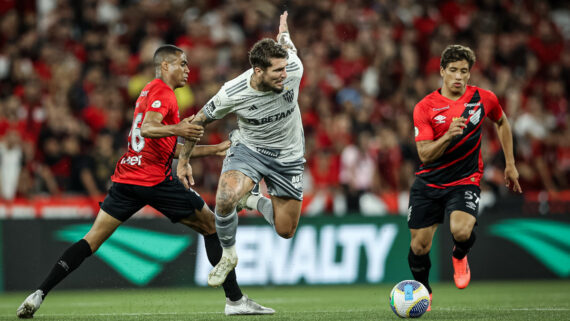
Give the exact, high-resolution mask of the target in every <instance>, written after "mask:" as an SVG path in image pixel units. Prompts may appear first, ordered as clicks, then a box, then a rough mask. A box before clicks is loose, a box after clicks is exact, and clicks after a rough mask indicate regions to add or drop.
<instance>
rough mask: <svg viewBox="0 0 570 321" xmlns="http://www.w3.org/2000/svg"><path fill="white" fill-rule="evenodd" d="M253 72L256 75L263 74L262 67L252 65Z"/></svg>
mask: <svg viewBox="0 0 570 321" xmlns="http://www.w3.org/2000/svg"><path fill="white" fill-rule="evenodd" d="M253 72H254V73H255V74H256V75H257V76H261V75H262V74H263V69H261V68H260V67H253Z"/></svg>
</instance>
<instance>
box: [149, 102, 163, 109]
mask: <svg viewBox="0 0 570 321" xmlns="http://www.w3.org/2000/svg"><path fill="white" fill-rule="evenodd" d="M151 106H152V108H159V107H160V106H162V103H161V102H160V100H155V101H153V102H152V105H151Z"/></svg>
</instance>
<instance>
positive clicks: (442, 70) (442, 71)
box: [439, 66, 445, 77]
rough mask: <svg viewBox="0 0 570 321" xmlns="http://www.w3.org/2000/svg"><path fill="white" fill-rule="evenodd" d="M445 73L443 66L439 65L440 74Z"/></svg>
mask: <svg viewBox="0 0 570 321" xmlns="http://www.w3.org/2000/svg"><path fill="white" fill-rule="evenodd" d="M444 74H445V69H443V67H442V66H439V75H440V76H442V77H443V75H444Z"/></svg>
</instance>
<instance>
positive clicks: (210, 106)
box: [204, 100, 216, 115]
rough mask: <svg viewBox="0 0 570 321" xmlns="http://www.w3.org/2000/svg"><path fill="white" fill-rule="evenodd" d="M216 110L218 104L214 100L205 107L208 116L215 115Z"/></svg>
mask: <svg viewBox="0 0 570 321" xmlns="http://www.w3.org/2000/svg"><path fill="white" fill-rule="evenodd" d="M215 110H216V104H214V101H213V100H212V101H210V102H209V103H207V104H206V106H204V111H205V112H206V114H208V115H213V114H214V111H215Z"/></svg>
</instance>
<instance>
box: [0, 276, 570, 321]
mask: <svg viewBox="0 0 570 321" xmlns="http://www.w3.org/2000/svg"><path fill="white" fill-rule="evenodd" d="M391 288H392V285H363V286H294V287H293V286H292V287H247V288H244V289H243V290H244V292H245V293H247V294H248V295H249V296H250V297H251V298H253V299H255V300H256V301H258V302H259V303H261V304H263V305H266V306H269V307H272V308H274V309H275V310H276V311H277V312H276V314H275V315H272V316H239V317H231V319H232V320H235V319H242V320H245V319H247V320H250V319H259V320H261V319H267V320H271V321H277V320H399V318H398V317H397V316H396V315H395V314H394V313H392V311H391V309H390V307H389V305H388V295H389V292H390V290H391ZM433 289H434V302H433V307H432V311H431V312H428V313H426V314H424V315H423V316H422V319H423V320H532V321H537V320H540V321H544V320H570V280H559V281H520V282H477V281H474V282H472V283H471V284H470V285H469V287H468V288H467V289H465V290H457V289H456V288H455V286H454V285H453V284H451V283H439V284H434V285H433ZM28 294H29V293H4V294H0V320H18V319H17V318H16V309H17V308H18V306H19V305H20V303H21V302H22V301H23V300H24V298H25V297H26V296H27V295H28ZM223 311H224V298H223V291H222V289H210V288H178V289H150V288H145V289H137V290H84V291H63V290H60V291H58V290H57V289H56V290H54V291H53V292H52V293H50V295H49V296H48V298H47V299H46V301H45V302H44V304H43V305H42V307H41V309H40V310H39V311H38V312H37V313H36V315H35V317H34V319H36V320H223V319H228V318H229V317H226V316H225V315H224V314H223ZM228 320H230V319H228Z"/></svg>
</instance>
